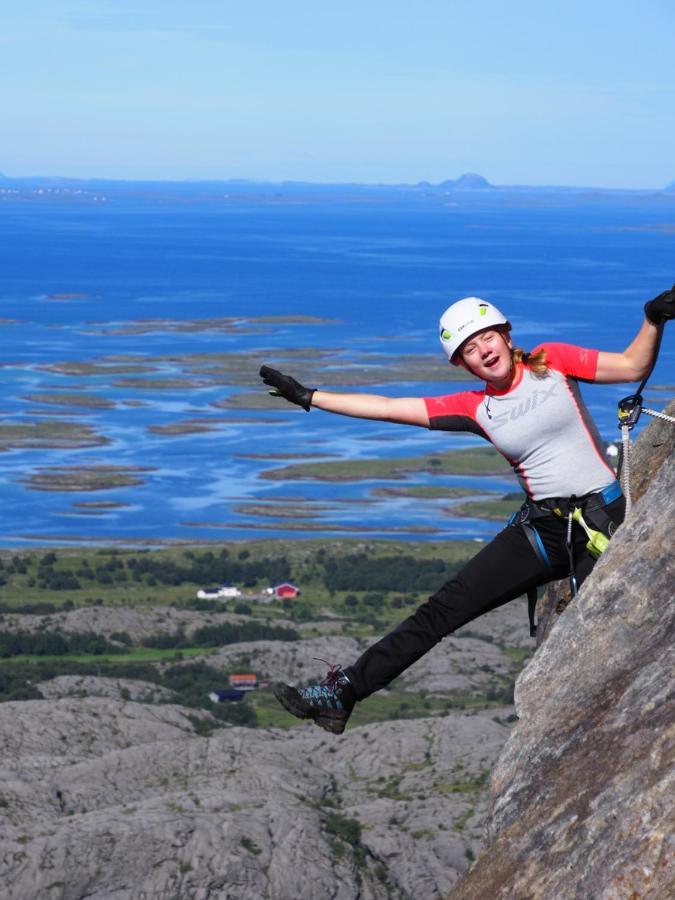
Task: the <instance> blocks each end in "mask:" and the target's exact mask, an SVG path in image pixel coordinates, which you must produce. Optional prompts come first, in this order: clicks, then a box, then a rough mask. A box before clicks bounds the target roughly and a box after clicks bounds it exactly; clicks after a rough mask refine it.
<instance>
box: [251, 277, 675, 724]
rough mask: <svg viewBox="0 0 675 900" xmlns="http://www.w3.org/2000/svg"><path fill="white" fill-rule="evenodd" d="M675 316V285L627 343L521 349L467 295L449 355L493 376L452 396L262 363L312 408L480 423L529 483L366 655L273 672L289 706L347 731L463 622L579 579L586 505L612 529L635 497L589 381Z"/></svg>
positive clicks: (460, 426) (619, 378)
mask: <svg viewBox="0 0 675 900" xmlns="http://www.w3.org/2000/svg"><path fill="white" fill-rule="evenodd" d="M673 317H675V285H674V286H673V288H671V290H669V291H664V293H662V294H660V295H659V296H658V297H656V298H655V299H654V300H651V301H649V302H648V303H647V304H646V305H645V320H644V322H643V324H642V326H641V328H640V330H639V332H638V334H637V335H636V337H635V339H634V340H633V341H632V343H631V344H630V346H629V347H627V349H626V350H624V352H623V353H607V352H604V351H597V350H589V349H584V348H581V347H576V346H572V345H570V344H559V343H546V344H541V345H540V346H539V347H537V348H536V349H535V350H534V351H533V352H532V353H525V352H524V351H522V350H520V349H518V348H514V346H513V344H512V341H511V334H510V332H511V323H510V322H509V321H508V320H507V319H506V317H505V316H504V315H503V314H502V313H501V312H500V311H499V310H498V309H497V307H496V306H494V305H493V304H491V303H489V302H487V301H485V300H481V299H480V298H478V297H466V298H465V299H463V300H459V301H457V302H456V303H453V304H452V306H450V307H449V308H448V309H447V310H446V311H445V312H444V313H443V315H442V316H441V320H440V339H441V345H442V347H443V350H444V351H445V353H446V355H447V357H448V360H449V362H450V363H451V364H452V365H455V366H458V365H459V366H463V367H464V368H465V369H466V370H467V371H468V372H470V373H471V374H472V375H474V376H475V377H476V378H479V379H480V380H482V381H484V382H485V387H484V388H483V389H482V390H476V391H463V392H460V393H455V394H448V395H444V396H441V397H426V398H421V397H410V398H388V397H382V396H377V395H373V394H354V393H346V394H345V393H336V392H332V391H323V390H314V389H310V388H306V387H304V386H303V385H301V384H299V382H297V381H296V380H295V379H294V378H291V377H290V376H288V375H284V374H282V373H281V372H278V371H277V370H276V369H272V368H269V367H268V366H262V367H261V369H260V376H261V377H262V379H263V381H264V383H265V384H267V385H269V386H270V387H272V388H273V389H274V390H273V391H271V392H270V393H272V394H274V395H277V396H281V397H284V398H285V399H286V400H288V401H289V402H291V403H295V404H297V405H299V406H302V407H303V409H305V410H306V411H307V412H309V410H310V408H314V409H322V410H325V411H327V412H332V413H339V414H340V415H344V416H354V417H356V418H361V419H376V420H380V421H386V422H395V423H400V424H404V425H419V426H422V427H424V428H431V429H437V430H440V431H468V432H471V433H473V434H476V435H478V436H480V437H482V438H484V439H486V440H488V441H490V442H491V443H492V444H493V445H494V447H495V448H496V449H497V450H498V451H499V452H500V453H501V454H502V455H503V456H504V457H505V458H506V459H507V460H508V461H509V463H510V464H511V465H512V466H513V469H514V472H515V474H516V476H517V478H518V480H519V482H520V485H521V487H522V488H523V490H524V491H525V495H526V500H525V503H524V504H523V506H522V507H521V509H520V511H519V512H518V513H516V514H515V515H514V516H513V517H512V519H511V522H510V523H509V524H508V525H507V526H506V527H505V528H504V529H503V530H502V531H501V532H500V533H499V534H498V535H497V536H496V537H495V538H494V539H493V540H492V541H490V543H489V544H487V545H486V546H485V547H484V548H483V549H482V550H481V551H480V552H479V553H477V554H476V556H474V557H473V558H472V559H471V560H470V561H469V562H468V563H467V564H466V565H465V566H464V567H463V569H462V570H461V571H460V572H459V573H458V574H457V575H455V576H454V577H453V578H451V579H450V580H449V581H448V582H446V584H444V585H443V587H441V588H440V590H438V591H437V592H436V593H435V594H433V595H432V596H431V597H429V599H428V600H427V601H426V602H425V603H423V604H422V605H421V606H420V607H419V608H418V609H417V611H416V612H415V613H414V614H413V615H412V616H410V617H409V618H407V619H406V620H405V621H403V622H401V624H400V625H398V626H397V627H396V628H394V629H393V631H391V632H389V634H387V635H385V637H383V638H382V639H381V640H379V641H377V642H376V643H375V644H373V645H372V646H371V647H369V648H368V650H366V651H365V653H363V654H362V656H361V657H359V659H358V660H356V662H355V663H353V664H352V665H350V666H347V667H344V668H343V667H342V666H340V665H335V666H332V667H331V669H330V671H329V672H328V675H327V676H326V678H325V679H324V680H323V681H322V682H321V683H319V684H317V685H312V686H311V687H307V688H294V687H292V686H290V685H287V684H283V683H277V684H275V685H274V693H275V696H276V697H277V699H278V700H279V701H280V702H281V703H282V705H283V706H284V707H285V708H286V709H287V710H288V711H289V712H291V713H293V715H295V716H298V717H299V718H302V719H310V718H311V719H313V720H314V721H315V722H316V724H317V725H320V726H321V727H322V728H325V729H326V730H327V731H330V732H333V733H334V734H341V733H342V732H343V731H344V728H345V725H346V723H347V720H348V719H349V716H350V715H351V712H352V709H353V708H354V704H355V703H356V702H357V701H359V700H363V699H364V698H366V697H368V696H369V695H370V694H372V693H374V692H375V691H378V690H380V689H381V688H383V687H385V686H386V685H387V684H389V682H390V681H392V679H394V678H395V677H396V676H397V675H399V674H400V673H401V672H403V671H404V670H405V669H407V668H408V666H410V665H412V664H413V663H414V662H415V661H416V660H418V659H419V658H420V657H421V656H423V655H424V654H425V653H427V652H428V651H429V650H431V648H432V647H433V646H435V645H436V644H437V643H438V642H439V641H440V640H442V639H443V638H444V637H445V636H446V635H448V634H450V633H451V632H453V631H455V630H456V629H458V628H460V627H461V626H462V625H465V624H466V623H467V622H470V621H471V620H472V619H475V618H477V617H478V616H481V615H483V613H486V612H488V611H490V610H492V609H495V608H496V607H498V606H501V605H502V604H504V603H508V602H509V601H510V600H513V599H515V598H516V597H519V596H521V595H522V594H524V593H526V592H530V596H532V592H533V591H536V588H537V587H538V586H540V585H543V584H546V583H547V582H549V581H552V580H554V579H558V578H563V577H565V576H567V575H570V577H571V580H572V583H573V589H574V588H575V587H576V586H580V585H581V584H582V582H583V581H584V579H585V578H586V577H587V576H588V574H589V572H590V571H591V569H592V568H593V565H594V562H595V558H596V556H597V555H598V553H597V551H596V550H595V548H594V547H593V546H591V547H590V549H589V546H588V545H589V543H590V542H589V541H588V535H587V533H586V531H585V530H584V529H583V528H582V527H580V524H579V522H578V520H579V516H581V517H582V518H583V522H584V523H585V524H586V525H587V526H588V527H590V528H591V530H592V531H595V532H600V536H599V538H600V540H603V535H604V536H606V537H607V538H608V537H610V536H611V535H612V533H613V532H614V530H615V529H616V527H617V526H618V525H620V524H621V522H622V520H623V516H624V511H625V501H624V497H623V494H622V492H621V488H620V486H619V484H618V482H617V481H616V478H615V475H614V472H613V471H612V469H611V468H609V466H608V465H607V463H606V461H605V456H604V452H603V448H602V444H601V442H600V438H599V435H598V432H597V429H596V427H595V425H594V423H593V422H592V420H591V418H590V416H589V414H588V411H587V409H586V407H585V405H584V403H583V400H582V399H581V396H580V393H579V386H578V382H579V381H585V382H596V383H599V384H613V383H617V382H627V381H640V380H641V379H642V378H643V377H644V376H645V375H646V374H647V373H648V372H649V371H650V369H651V367H652V365H653V363H654V360H655V357H656V353H657V351H658V345H659V339H660V332H661V328H662V326H663V323H664V322H665V321H666V320H667V319H672V318H673ZM576 510H578V511H579V512H575V511H576ZM573 514H574V515H575V516H576V519H575V520H574V521H573V519H572V515H573Z"/></svg>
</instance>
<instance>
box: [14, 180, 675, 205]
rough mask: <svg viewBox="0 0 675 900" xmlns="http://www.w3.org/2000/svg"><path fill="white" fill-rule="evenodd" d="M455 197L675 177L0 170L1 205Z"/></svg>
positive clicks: (674, 186) (604, 193)
mask: <svg viewBox="0 0 675 900" xmlns="http://www.w3.org/2000/svg"><path fill="white" fill-rule="evenodd" d="M454 195H458V196H460V197H461V198H464V199H470V198H474V199H476V200H477V201H479V200H480V199H481V198H482V199H484V200H486V202H489V201H496V202H499V200H500V199H501V198H503V197H508V196H512V195H518V196H528V195H530V196H532V195H534V196H537V195H546V196H547V197H549V198H550V197H552V196H554V195H555V196H558V197H560V198H564V197H579V196H582V195H583V196H584V198H598V199H602V198H608V197H612V196H627V195H628V196H631V195H635V196H642V197H659V198H660V199H661V200H663V198H664V197H665V198H668V199H669V198H670V197H671V196H673V195H675V181H671V182H670V183H669V184H667V185H666V186H665V187H663V188H660V189H659V188H599V187H593V186H588V185H587V186H577V187H574V186H561V185H527V184H516V185H513V184H512V185H496V184H492V183H491V182H489V181H488V180H487V178H485V177H484V176H483V175H480V174H478V173H476V172H465V173H464V174H462V175H460V176H459V177H458V178H447V179H445V180H444V181H441V182H439V183H438V184H433V183H431V182H429V181H419V182H417V183H416V184H366V183H358V182H339V183H330V182H327V183H320V182H311V181H261V180H254V179H250V180H249V179H244V178H230V179H222V180H216V179H213V180H205V181H153V180H139V181H126V180H122V179H119V180H117V179H106V178H90V179H85V178H66V177H57V176H30V177H28V176H26V177H18V178H15V177H11V176H8V175H5V174H2V173H0V203H8V202H10V203H11V202H20V203H26V202H40V203H45V202H52V203H78V204H82V203H84V204H97V205H104V204H107V203H111V202H115V201H120V200H125V201H132V202H134V201H135V202H140V203H145V202H150V203H152V202H162V203H165V202H174V203H190V204H191V203H219V204H223V203H232V202H236V201H244V202H266V203H303V202H326V201H335V202H352V203H353V202H369V203H372V202H389V201H392V200H393V201H406V202H412V203H418V202H429V201H431V202H444V203H447V202H448V200H447V198H448V197H453V196H454Z"/></svg>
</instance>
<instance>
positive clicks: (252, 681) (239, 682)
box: [230, 674, 258, 691]
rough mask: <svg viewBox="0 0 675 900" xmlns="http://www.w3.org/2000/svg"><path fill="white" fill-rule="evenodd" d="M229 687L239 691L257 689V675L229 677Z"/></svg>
mask: <svg viewBox="0 0 675 900" xmlns="http://www.w3.org/2000/svg"><path fill="white" fill-rule="evenodd" d="M230 687H233V688H237V689H238V690H240V691H252V690H253V689H254V688H257V687H258V676H257V675H250V674H247V675H230Z"/></svg>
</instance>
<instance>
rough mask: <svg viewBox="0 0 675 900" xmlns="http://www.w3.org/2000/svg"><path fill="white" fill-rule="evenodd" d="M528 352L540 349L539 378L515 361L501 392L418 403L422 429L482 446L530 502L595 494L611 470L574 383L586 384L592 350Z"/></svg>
mask: <svg viewBox="0 0 675 900" xmlns="http://www.w3.org/2000/svg"><path fill="white" fill-rule="evenodd" d="M536 349H537V350H539V349H545V350H546V355H547V360H548V365H549V371H548V374H547V375H545V376H544V377H537V376H535V375H534V373H533V372H532V371H531V370H530V369H529V368H528V367H527V366H526V365H522V364H521V365H520V366H519V370H518V373H517V375H516V378H515V379H514V383H513V384H512V386H511V387H510V388H509V390H508V391H503V392H498V391H490V389H489V387H488V388H487V389H486V390H485V391H465V392H462V393H459V394H450V395H447V396H444V397H429V398H426V399H425V403H426V407H427V412H428V414H429V425H430V427H431V428H433V429H439V430H443V431H469V432H472V433H474V434H477V435H479V436H480V437H483V438H485V439H486V440H488V441H490V442H491V443H492V444H493V445H494V446H495V448H496V449H497V450H498V451H499V452H500V453H501V454H502V455H503V456H504V457H506V459H508V461H509V462H510V463H511V465H512V466H513V469H514V472H515V473H516V476H517V477H518V480H519V481H520V484H521V487H522V488H523V490H524V491H525V492H526V493H527V494H529V495H530V496H531V497H533V498H534V499H535V500H542V499H544V498H545V497H569V496H571V495H572V494H575V495H576V496H581V495H583V494H587V493H590V492H591V491H596V490H601V489H602V488H604V487H606V486H607V485H609V484H611V482H612V481H614V472H613V471H612V470H611V469H610V468H609V466H608V465H607V463H606V461H605V457H604V449H603V446H602V441H601V440H600V436H599V434H598V432H597V429H596V427H595V424H594V423H593V421H592V419H591V418H590V415H589V414H588V410H587V409H586V406H585V404H584V402H583V400H582V398H581V394H580V392H579V385H578V383H577V379H579V378H581V379H584V380H586V381H592V380H593V378H594V377H595V370H596V367H597V359H598V352H597V350H585V349H582V348H581V347H574V346H572V345H570V344H544V345H542V347H538V348H536ZM534 352H536V351H534Z"/></svg>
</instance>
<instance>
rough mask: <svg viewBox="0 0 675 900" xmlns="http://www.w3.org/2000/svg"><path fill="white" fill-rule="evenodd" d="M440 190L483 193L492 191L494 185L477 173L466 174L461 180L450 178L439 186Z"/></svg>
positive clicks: (460, 177)
mask: <svg viewBox="0 0 675 900" xmlns="http://www.w3.org/2000/svg"><path fill="white" fill-rule="evenodd" d="M438 187H440V188H452V189H453V190H455V191H481V190H490V189H491V188H492V187H494V185H492V184H490V182H489V181H488V180H487V178H483V176H482V175H477V174H476V173H475V172H465V173H464V174H463V175H460V176H459V178H449V179H448V180H447V181H443V182H441V184H439V185H438Z"/></svg>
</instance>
